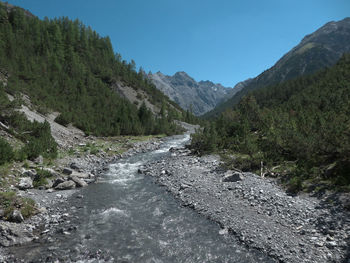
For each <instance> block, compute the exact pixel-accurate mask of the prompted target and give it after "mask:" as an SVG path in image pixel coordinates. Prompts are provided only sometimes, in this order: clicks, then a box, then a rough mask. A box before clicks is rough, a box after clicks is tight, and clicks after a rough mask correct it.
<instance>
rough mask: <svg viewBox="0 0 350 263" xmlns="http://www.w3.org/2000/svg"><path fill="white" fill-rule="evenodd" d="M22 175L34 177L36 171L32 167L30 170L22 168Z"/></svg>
mask: <svg viewBox="0 0 350 263" xmlns="http://www.w3.org/2000/svg"><path fill="white" fill-rule="evenodd" d="M22 176H26V177H30V178H34V177H35V176H36V171H35V170H34V169H32V170H24V172H23V173H22Z"/></svg>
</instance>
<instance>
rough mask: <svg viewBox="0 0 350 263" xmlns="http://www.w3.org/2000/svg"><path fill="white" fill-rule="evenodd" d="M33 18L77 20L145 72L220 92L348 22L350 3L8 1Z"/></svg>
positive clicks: (318, 0) (303, 0)
mask: <svg viewBox="0 0 350 263" xmlns="http://www.w3.org/2000/svg"><path fill="white" fill-rule="evenodd" d="M8 2H9V3H11V4H14V5H19V6H21V7H23V8H25V9H28V10H29V11H31V12H32V13H33V14H35V15H37V16H38V17H39V18H44V17H45V16H47V17H49V18H54V17H61V16H68V17H69V18H70V19H76V18H78V19H79V20H81V21H82V22H83V23H84V24H85V25H89V26H91V27H92V28H93V29H94V30H96V31H97V32H98V33H99V34H100V35H102V36H106V35H108V36H110V38H111V40H112V44H113V47H114V51H115V52H118V53H120V54H121V55H122V57H123V58H124V59H126V60H128V61H130V60H131V59H134V60H135V61H136V64H137V66H138V67H139V66H142V67H143V68H144V69H145V70H146V72H148V71H149V70H151V71H152V72H157V71H161V72H163V73H165V74H167V75H173V74H174V73H175V72H177V71H185V72H187V73H188V74H189V75H190V76H192V77H194V78H195V79H196V80H197V81H199V80H211V81H213V82H215V83H222V84H223V85H225V86H231V87H232V86H234V85H235V84H236V83H237V82H239V81H242V80H245V79H247V78H249V77H255V76H256V75H258V74H260V73H261V72H262V71H264V70H266V69H268V68H269V67H271V66H273V64H274V63H275V62H276V61H277V60H278V59H279V58H280V57H281V56H282V55H283V54H285V53H286V52H287V51H289V50H290V49H291V48H292V47H294V46H296V45H297V44H298V43H299V42H300V41H301V39H302V38H303V37H304V36H305V35H306V34H310V33H312V32H313V31H315V30H316V29H317V28H319V27H321V26H323V25H324V24H325V23H327V22H329V21H338V20H341V19H343V18H345V17H347V16H350V0H8Z"/></svg>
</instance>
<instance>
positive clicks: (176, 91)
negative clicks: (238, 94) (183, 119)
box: [148, 71, 235, 115]
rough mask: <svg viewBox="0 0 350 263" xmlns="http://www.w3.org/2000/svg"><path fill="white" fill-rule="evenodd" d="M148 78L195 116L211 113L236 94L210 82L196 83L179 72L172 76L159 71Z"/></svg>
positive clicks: (182, 72) (227, 88) (233, 90)
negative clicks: (223, 101)
mask: <svg viewBox="0 0 350 263" xmlns="http://www.w3.org/2000/svg"><path fill="white" fill-rule="evenodd" d="M148 78H149V79H150V80H151V81H152V82H153V84H154V85H155V86H156V88H157V89H159V90H160V91H162V92H163V93H164V94H165V95H167V96H168V97H169V98H170V99H171V100H173V101H174V102H176V103H178V104H179V105H180V106H181V107H182V108H183V109H185V110H190V111H193V113H194V114H195V115H202V114H204V113H206V112H208V111H210V110H211V109H213V108H214V107H215V106H216V105H217V104H218V103H220V102H222V100H224V99H227V98H230V97H231V96H233V94H234V92H235V89H234V88H230V87H224V86H223V85H221V84H220V83H216V84H215V83H213V82H212V81H210V80H201V81H196V80H195V79H194V78H192V77H191V76H189V75H188V74H187V73H186V72H184V71H178V72H176V73H175V74H174V75H172V76H169V75H165V74H163V73H162V72H160V71H158V72H156V73H154V74H148Z"/></svg>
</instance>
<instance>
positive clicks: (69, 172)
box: [62, 168, 73, 175]
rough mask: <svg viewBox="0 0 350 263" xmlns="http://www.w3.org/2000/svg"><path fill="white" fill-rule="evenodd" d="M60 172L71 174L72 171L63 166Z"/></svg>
mask: <svg viewBox="0 0 350 263" xmlns="http://www.w3.org/2000/svg"><path fill="white" fill-rule="evenodd" d="M62 173H63V174H66V175H71V174H72V173H73V171H72V170H71V169H69V168H63V171H62Z"/></svg>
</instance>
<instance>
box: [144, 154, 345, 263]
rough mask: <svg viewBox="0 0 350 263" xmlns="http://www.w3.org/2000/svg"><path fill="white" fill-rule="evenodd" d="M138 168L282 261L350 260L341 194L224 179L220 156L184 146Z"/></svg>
mask: <svg viewBox="0 0 350 263" xmlns="http://www.w3.org/2000/svg"><path fill="white" fill-rule="evenodd" d="M140 172H141V173H143V174H145V175H149V176H152V177H154V178H155V180H156V183H157V184H159V185H162V186H164V187H166V189H167V190H168V191H169V192H171V193H172V194H173V195H174V196H176V198H178V199H179V200H180V201H181V202H182V204H183V205H184V206H188V207H191V208H192V209H194V210H195V211H197V212H198V213H199V214H201V215H203V216H205V217H207V218H209V219H210V220H213V221H215V222H218V223H219V224H220V225H221V227H222V233H227V234H232V235H233V236H235V237H236V238H237V239H238V240H239V241H240V242H242V243H244V244H246V246H247V247H250V248H255V249H258V250H260V251H263V252H264V253H266V254H267V255H269V256H272V257H273V258H275V259H277V260H278V261H280V262H291V263H294V262H295V263H296V262H298V263H300V262H310V263H311V262H343V263H348V262H349V260H350V259H349V258H350V257H349V256H350V255H349V244H350V240H349V239H350V213H349V211H346V210H345V209H344V207H343V203H342V202H341V201H340V200H339V196H331V195H329V196H326V197H322V198H316V197H312V196H309V195H306V194H302V195H299V196H289V195H287V194H286V192H285V191H284V190H283V189H282V188H281V187H280V186H279V185H278V184H277V183H276V181H275V180H273V179H270V178H261V177H259V176H257V175H255V174H251V173H242V174H235V173H234V172H232V173H231V178H230V175H227V174H226V176H228V177H227V178H226V179H223V178H224V177H225V171H223V170H222V169H220V158H219V157H218V156H204V157H197V156H192V155H190V152H189V151H188V150H186V149H172V156H171V157H167V158H165V159H162V160H159V161H156V162H153V163H149V164H148V165H145V166H144V167H142V168H141V169H140ZM225 181H226V182H225ZM230 181H231V182H230Z"/></svg>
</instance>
